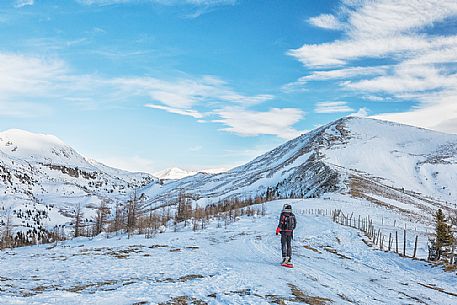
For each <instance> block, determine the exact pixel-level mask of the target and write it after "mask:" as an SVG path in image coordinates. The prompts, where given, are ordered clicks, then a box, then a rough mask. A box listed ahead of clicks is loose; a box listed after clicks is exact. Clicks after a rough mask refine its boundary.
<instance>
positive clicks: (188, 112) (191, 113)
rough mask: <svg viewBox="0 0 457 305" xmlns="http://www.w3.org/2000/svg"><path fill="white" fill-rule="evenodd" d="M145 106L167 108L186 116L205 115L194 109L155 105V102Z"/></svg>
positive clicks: (196, 117)
mask: <svg viewBox="0 0 457 305" xmlns="http://www.w3.org/2000/svg"><path fill="white" fill-rule="evenodd" d="M144 106H145V107H148V108H153V109H161V110H165V111H167V112H170V113H175V114H180V115H184V116H190V117H193V118H195V119H200V118H203V117H204V115H203V114H201V113H200V112H198V111H196V110H192V109H179V108H172V107H167V106H161V105H154V104H146V105H144Z"/></svg>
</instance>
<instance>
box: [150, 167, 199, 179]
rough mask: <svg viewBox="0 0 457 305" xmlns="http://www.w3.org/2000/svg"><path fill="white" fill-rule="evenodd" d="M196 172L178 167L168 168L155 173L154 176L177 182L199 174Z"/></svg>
mask: <svg viewBox="0 0 457 305" xmlns="http://www.w3.org/2000/svg"><path fill="white" fill-rule="evenodd" d="M197 173H198V172H195V171H187V170H184V169H181V168H178V167H172V168H167V169H164V170H162V171H159V172H156V173H154V176H155V177H157V178H160V179H164V180H176V179H182V178H184V177H189V176H193V175H195V174H197Z"/></svg>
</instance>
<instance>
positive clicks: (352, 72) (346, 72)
mask: <svg viewBox="0 0 457 305" xmlns="http://www.w3.org/2000/svg"><path fill="white" fill-rule="evenodd" d="M387 69H388V66H384V65H383V66H375V67H349V68H342V69H333V70H316V71H312V72H311V73H310V74H309V75H305V76H302V77H300V78H299V79H298V80H296V81H295V82H291V83H288V84H286V85H284V86H283V87H282V90H283V91H285V92H293V91H301V90H304V86H305V85H306V83H308V82H310V81H325V80H333V79H348V78H354V77H360V76H367V75H382V74H385V73H386V71H387Z"/></svg>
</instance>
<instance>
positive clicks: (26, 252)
mask: <svg viewBox="0 0 457 305" xmlns="http://www.w3.org/2000/svg"><path fill="white" fill-rule="evenodd" d="M317 201H318V199H308V200H304V201H301V200H299V201H288V202H291V203H292V204H293V206H294V210H295V211H296V216H297V221H298V227H297V230H296V232H295V238H294V241H293V251H294V256H293V261H294V263H295V268H294V269H286V268H283V267H280V266H279V260H280V241H279V237H277V236H275V235H274V229H275V227H276V225H277V217H278V214H279V212H280V209H281V207H282V205H283V203H284V201H276V202H269V203H267V204H266V209H267V215H266V216H264V217H256V218H253V217H247V216H243V217H241V219H240V220H239V221H237V222H235V223H232V224H229V225H228V226H227V227H225V228H224V225H222V226H221V227H218V226H217V221H216V220H214V221H213V222H212V223H210V225H209V227H208V228H207V229H205V230H203V231H198V232H192V231H190V230H189V229H184V228H183V227H178V231H177V232H173V230H170V231H168V232H165V233H163V234H159V235H156V236H155V237H153V238H152V239H145V238H144V237H143V236H134V237H133V238H131V239H127V237H126V236H111V237H110V238H106V237H105V236H99V237H97V238H95V239H93V240H88V239H85V238H79V239H75V240H72V241H67V242H64V243H59V244H58V245H57V246H55V247H54V246H51V247H50V246H49V245H41V246H33V247H26V248H16V249H12V250H8V251H1V252H0V261H2V262H8V263H7V264H3V263H2V274H1V277H0V282H1V289H0V303H1V304H5V305H7V304H57V303H58V304H64V305H67V304H68V305H70V304H75V305H76V304H119V305H121V304H126V305H127V304H129V305H131V304H159V303H161V304H210V305H213V304H243V305H244V304H392V305H394V304H455V303H456V302H457V290H456V277H455V273H446V272H443V271H442V269H441V268H436V267H433V266H431V265H428V264H426V263H425V262H423V261H418V260H412V259H407V258H401V257H399V256H398V255H396V254H394V253H385V252H382V251H378V250H375V249H373V248H369V247H367V246H366V245H365V244H364V243H363V242H362V240H361V239H362V238H361V236H359V233H358V231H356V230H355V229H353V228H348V227H343V226H340V225H337V224H335V223H333V222H332V221H331V220H330V219H329V218H328V217H324V216H315V215H302V214H301V213H300V212H299V211H300V209H307V208H308V207H309V206H313V205H317V204H319V202H317ZM328 204H329V205H330V206H331V205H332V204H344V203H343V202H337V201H333V200H328ZM31 257H33V263H31ZM82 266H89V267H90V268H84V267H82ZM178 300H181V301H180V302H178ZM184 300H186V301H188V303H187V302H185V301H184Z"/></svg>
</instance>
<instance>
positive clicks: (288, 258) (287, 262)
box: [283, 256, 290, 264]
mask: <svg viewBox="0 0 457 305" xmlns="http://www.w3.org/2000/svg"><path fill="white" fill-rule="evenodd" d="M283 264H290V257H288V256H287V257H286V259H285V260H284V262H283Z"/></svg>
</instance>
